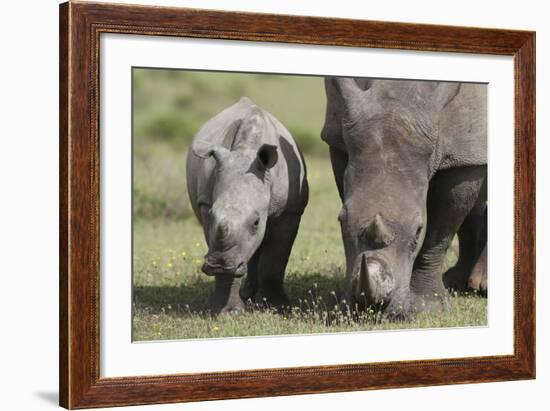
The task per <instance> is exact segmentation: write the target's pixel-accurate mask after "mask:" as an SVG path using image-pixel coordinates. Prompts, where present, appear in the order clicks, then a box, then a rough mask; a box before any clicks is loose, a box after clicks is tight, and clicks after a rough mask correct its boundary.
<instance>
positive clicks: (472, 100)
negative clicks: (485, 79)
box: [439, 83, 487, 170]
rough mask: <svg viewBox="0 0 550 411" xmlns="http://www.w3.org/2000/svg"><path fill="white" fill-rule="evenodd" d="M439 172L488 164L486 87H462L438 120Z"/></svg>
mask: <svg viewBox="0 0 550 411" xmlns="http://www.w3.org/2000/svg"><path fill="white" fill-rule="evenodd" d="M439 150H440V154H439V157H440V161H439V169H440V170H444V169H448V168H452V167H464V166H475V165H485V164H487V86H486V85H480V84H468V83H462V84H461V86H460V91H459V93H458V94H457V95H456V97H455V98H454V99H453V100H452V101H450V102H449V104H448V105H447V106H446V107H445V108H444V109H443V111H442V113H441V116H440V119H439Z"/></svg>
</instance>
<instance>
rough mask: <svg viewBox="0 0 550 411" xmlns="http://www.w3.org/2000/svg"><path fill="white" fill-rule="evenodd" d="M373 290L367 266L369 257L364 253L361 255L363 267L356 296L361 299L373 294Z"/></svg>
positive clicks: (360, 270)
mask: <svg viewBox="0 0 550 411" xmlns="http://www.w3.org/2000/svg"><path fill="white" fill-rule="evenodd" d="M372 291H373V290H372V287H371V284H370V281H369V271H368V268H367V257H366V256H365V254H363V256H362V257H361V268H360V269H359V286H358V287H357V289H356V295H355V298H356V299H357V300H358V301H361V300H362V299H364V298H365V296H369V295H371V293H372Z"/></svg>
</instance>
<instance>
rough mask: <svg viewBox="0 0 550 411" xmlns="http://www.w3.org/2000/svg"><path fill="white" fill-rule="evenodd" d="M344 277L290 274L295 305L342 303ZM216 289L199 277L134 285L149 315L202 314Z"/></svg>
mask: <svg viewBox="0 0 550 411" xmlns="http://www.w3.org/2000/svg"><path fill="white" fill-rule="evenodd" d="M343 282H344V278H343V274H342V273H341V272H339V270H333V271H331V272H330V273H328V274H321V273H319V272H311V273H306V274H302V273H300V274H297V273H289V274H288V275H287V277H286V278H285V287H286V290H287V294H288V296H289V299H290V303H291V305H292V306H299V305H300V301H311V300H312V299H315V300H318V299H319V298H321V299H322V300H323V301H324V302H325V304H326V305H327V306H333V305H334V304H335V303H336V302H337V301H339V299H340V296H341V293H342V286H343ZM213 290H214V282H213V281H212V280H211V279H210V278H206V277H202V276H197V277H196V278H193V279H192V280H190V281H189V282H188V283H186V284H180V285H179V286H134V301H133V303H134V307H135V308H136V309H137V310H140V311H146V312H147V313H149V314H160V313H172V314H176V315H177V314H178V313H182V314H183V313H190V312H191V313H200V312H204V311H206V310H207V309H208V307H207V302H208V297H209V296H210V294H211V293H212V292H213Z"/></svg>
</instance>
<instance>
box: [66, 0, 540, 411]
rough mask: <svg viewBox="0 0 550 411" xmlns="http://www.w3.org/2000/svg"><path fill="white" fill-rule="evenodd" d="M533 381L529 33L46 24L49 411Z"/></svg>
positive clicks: (103, 17)
mask: <svg viewBox="0 0 550 411" xmlns="http://www.w3.org/2000/svg"><path fill="white" fill-rule="evenodd" d="M531 378H535V33H534V32H528V31H516V30H496V29H485V28H483V29H482V28H470V27H451V26H435V25H420V24H405V23H390V22H379V21H362V20H361V21H360V20H344V19H331V18H314V17H300V16H282V15H269V14H253V13H232V12H221V11H205V10H197V9H186V8H168V7H153V6H133V5H122V4H119V5H116V4H98V3H88V2H68V3H64V4H62V5H61V6H60V397H59V398H60V405H62V406H63V407H66V408H71V409H72V408H93V407H107V406H124V405H138V404H153V403H173V402H185V401H202V400H212V399H224V398H247V397H260V396H276V395H292V394H305V393H322V392H338V391H354V390H369V389H382V388H399V387H413V386H425V385H442V384H463V383H474V382H490V381H505V380H519V379H531Z"/></svg>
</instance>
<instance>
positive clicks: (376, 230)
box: [363, 213, 395, 250]
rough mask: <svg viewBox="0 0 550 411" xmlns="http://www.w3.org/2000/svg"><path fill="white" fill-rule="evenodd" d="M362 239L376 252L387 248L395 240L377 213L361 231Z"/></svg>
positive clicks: (391, 231)
mask: <svg viewBox="0 0 550 411" xmlns="http://www.w3.org/2000/svg"><path fill="white" fill-rule="evenodd" d="M363 237H364V240H365V242H366V243H367V244H368V245H369V246H370V247H371V248H373V249H375V250H376V249H379V248H385V247H387V246H389V245H390V244H391V243H392V242H393V240H394V238H395V233H394V232H393V230H392V229H391V228H390V227H389V226H388V224H387V223H386V222H385V220H384V218H383V217H382V215H380V213H378V214H376V215H375V216H374V218H373V219H372V220H371V221H370V222H369V224H368V225H367V226H366V227H365V229H364V230H363Z"/></svg>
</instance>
